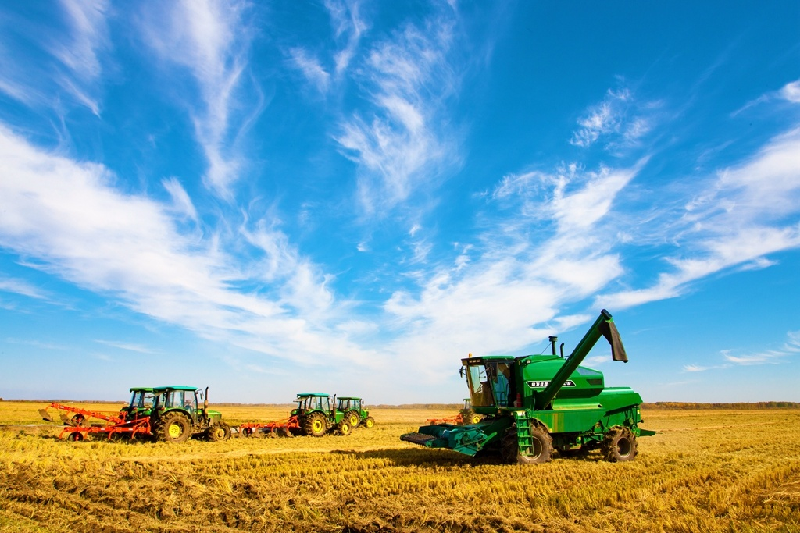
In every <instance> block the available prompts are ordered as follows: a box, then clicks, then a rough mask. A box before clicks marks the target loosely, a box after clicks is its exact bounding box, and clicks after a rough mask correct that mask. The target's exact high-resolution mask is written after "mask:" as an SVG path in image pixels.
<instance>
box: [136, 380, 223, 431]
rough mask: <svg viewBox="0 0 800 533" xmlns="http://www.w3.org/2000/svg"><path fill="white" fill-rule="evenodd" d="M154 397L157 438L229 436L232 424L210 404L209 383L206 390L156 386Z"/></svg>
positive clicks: (154, 427)
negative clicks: (224, 420)
mask: <svg viewBox="0 0 800 533" xmlns="http://www.w3.org/2000/svg"><path fill="white" fill-rule="evenodd" d="M153 397H154V402H153V406H152V410H151V414H150V425H151V428H152V433H153V435H154V436H155V438H156V440H160V441H163V442H184V441H186V440H187V439H189V438H190V437H193V436H202V437H205V438H207V439H208V440H210V441H220V440H226V439H229V438H230V436H231V428H230V427H229V426H228V424H226V423H225V422H223V421H222V413H220V412H219V411H215V410H213V409H209V408H208V387H206V389H205V392H202V391H200V390H198V389H197V388H196V387H186V386H177V385H176V386H169V387H155V388H153ZM201 400H202V403H200V401H201Z"/></svg>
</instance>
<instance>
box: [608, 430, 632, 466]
mask: <svg viewBox="0 0 800 533" xmlns="http://www.w3.org/2000/svg"><path fill="white" fill-rule="evenodd" d="M638 454H639V445H638V444H637V442H636V435H634V434H633V432H632V431H631V430H630V429H628V428H624V427H619V426H617V427H614V428H611V431H609V432H608V433H606V436H605V439H603V457H605V458H606V460H607V461H609V462H612V463H617V462H620V461H633V460H634V459H635V458H636V456H637V455H638Z"/></svg>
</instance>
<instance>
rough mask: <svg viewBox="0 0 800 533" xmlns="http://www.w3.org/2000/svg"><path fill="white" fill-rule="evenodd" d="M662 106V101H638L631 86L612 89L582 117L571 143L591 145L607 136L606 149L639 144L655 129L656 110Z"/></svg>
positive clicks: (580, 145) (573, 133)
mask: <svg viewBox="0 0 800 533" xmlns="http://www.w3.org/2000/svg"><path fill="white" fill-rule="evenodd" d="M659 107H660V104H659V102H639V101H637V100H636V99H635V98H634V96H633V95H632V93H631V91H630V89H628V88H627V87H624V86H623V87H621V88H619V89H616V90H615V89H609V90H608V91H607V92H606V96H605V98H604V99H603V101H601V102H600V103H598V104H595V105H592V106H590V107H589V108H588V109H587V110H586V112H585V113H584V115H583V116H582V117H581V118H579V119H578V126H580V128H579V129H577V130H575V131H573V132H572V137H571V138H570V140H569V143H570V144H572V145H574V146H579V147H581V148H588V147H589V146H592V145H594V144H595V143H597V142H600V141H601V140H602V139H605V141H604V143H603V145H604V147H605V149H606V150H610V151H612V152H617V151H619V150H620V149H629V148H632V147H635V146H638V145H639V142H640V140H641V139H642V138H643V137H645V136H646V135H647V134H648V133H650V131H651V130H652V129H653V123H654V114H653V113H654V111H655V110H657V109H658V108H659Z"/></svg>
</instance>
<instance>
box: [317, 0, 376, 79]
mask: <svg viewBox="0 0 800 533" xmlns="http://www.w3.org/2000/svg"><path fill="white" fill-rule="evenodd" d="M360 7H361V2H359V1H358V0H345V1H342V0H325V8H326V9H327V10H328V14H329V15H330V18H331V25H332V26H333V34H334V39H335V40H336V41H337V42H339V43H343V45H340V46H341V48H340V50H339V51H337V52H336V54H335V56H334V62H335V64H336V69H335V72H336V74H337V75H341V74H343V73H344V71H345V70H347V67H348V66H349V65H350V62H351V61H352V59H353V56H354V55H355V52H356V50H357V48H358V45H359V43H360V41H361V36H362V34H363V33H364V32H366V31H367V29H368V26H367V23H366V22H365V21H364V20H363V19H362V18H361V16H360V14H359V10H360Z"/></svg>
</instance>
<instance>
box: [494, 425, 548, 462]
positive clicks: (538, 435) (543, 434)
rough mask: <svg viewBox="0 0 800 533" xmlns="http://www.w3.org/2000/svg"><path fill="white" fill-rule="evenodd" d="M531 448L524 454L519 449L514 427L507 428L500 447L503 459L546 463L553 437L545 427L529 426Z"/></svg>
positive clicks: (506, 460)
mask: <svg viewBox="0 0 800 533" xmlns="http://www.w3.org/2000/svg"><path fill="white" fill-rule="evenodd" d="M531 442H532V446H531V448H532V449H531V450H529V451H528V453H527V454H526V455H524V454H522V453H521V452H520V449H519V442H518V440H517V431H516V429H509V430H508V431H506V434H505V436H504V437H503V441H502V443H501V445H500V446H501V447H500V453H501V455H502V456H503V460H504V461H505V462H506V463H509V464H521V465H536V464H542V463H547V462H549V461H550V457H551V455H552V453H553V439H552V438H551V437H550V434H549V433H548V432H547V430H546V429H544V428H542V427H536V426H534V427H532V428H531Z"/></svg>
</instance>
